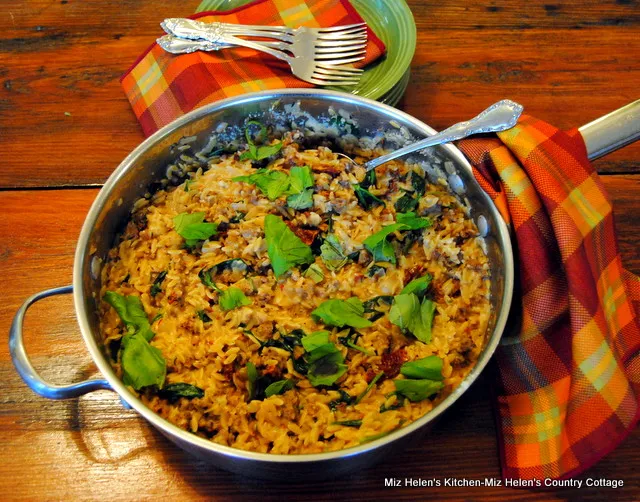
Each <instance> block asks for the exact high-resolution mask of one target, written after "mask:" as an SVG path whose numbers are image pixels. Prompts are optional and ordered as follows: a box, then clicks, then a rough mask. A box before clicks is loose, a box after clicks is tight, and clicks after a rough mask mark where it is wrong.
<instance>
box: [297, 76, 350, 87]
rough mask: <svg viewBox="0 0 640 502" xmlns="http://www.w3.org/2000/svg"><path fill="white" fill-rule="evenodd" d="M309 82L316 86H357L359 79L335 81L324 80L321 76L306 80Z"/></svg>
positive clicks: (330, 79)
mask: <svg viewBox="0 0 640 502" xmlns="http://www.w3.org/2000/svg"><path fill="white" fill-rule="evenodd" d="M317 77H320V78H317ZM308 81H309V82H311V83H312V84H316V85H358V82H359V81H360V80H359V79H355V80H354V79H352V80H335V79H333V78H331V77H329V78H326V77H324V76H322V75H316V76H313V77H311V78H309V79H308Z"/></svg>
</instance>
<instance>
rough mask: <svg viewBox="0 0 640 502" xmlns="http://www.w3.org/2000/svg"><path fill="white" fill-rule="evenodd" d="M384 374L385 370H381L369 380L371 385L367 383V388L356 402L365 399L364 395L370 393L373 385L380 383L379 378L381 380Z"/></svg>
mask: <svg viewBox="0 0 640 502" xmlns="http://www.w3.org/2000/svg"><path fill="white" fill-rule="evenodd" d="M383 375H384V371H381V372H380V373H378V374H377V375H376V376H375V377H373V380H371V382H369V385H367V388H366V389H364V392H363V393H362V394H360V395H359V396H358V397H357V398H356V401H355V403H354V404H358V403H359V402H360V401H362V400H363V399H364V397H365V396H366V395H367V394H368V393H369V391H370V390H371V389H373V386H374V385H375V384H376V383H378V380H380V379H381V378H382V376H383Z"/></svg>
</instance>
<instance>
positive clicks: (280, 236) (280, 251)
mask: <svg viewBox="0 0 640 502" xmlns="http://www.w3.org/2000/svg"><path fill="white" fill-rule="evenodd" d="M264 233H265V236H266V240H267V246H268V249H267V253H268V254H269V259H270V260H271V267H272V268H273V273H274V274H275V276H276V278H278V277H280V276H281V275H282V274H284V273H285V272H286V271H287V270H289V269H290V268H291V267H293V266H295V265H303V264H305V263H313V261H314V258H313V253H312V252H311V248H310V247H309V246H307V245H306V244H305V243H304V242H302V241H301V240H300V238H299V237H298V236H297V235H296V234H294V233H293V232H292V231H291V229H290V228H289V227H288V226H287V225H286V224H285V222H284V221H282V218H279V217H278V216H274V215H272V214H268V215H267V216H265V218H264Z"/></svg>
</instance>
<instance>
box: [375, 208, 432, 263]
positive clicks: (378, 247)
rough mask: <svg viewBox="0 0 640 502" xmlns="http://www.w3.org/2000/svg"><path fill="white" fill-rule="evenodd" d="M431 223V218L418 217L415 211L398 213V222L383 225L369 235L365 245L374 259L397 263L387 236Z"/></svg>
mask: <svg viewBox="0 0 640 502" xmlns="http://www.w3.org/2000/svg"><path fill="white" fill-rule="evenodd" d="M430 225H431V220H429V219H428V218H419V217H416V214H415V213H413V212H409V213H399V214H397V215H396V223H392V224H391V225H387V226H385V227H382V229H381V230H379V231H378V232H376V233H375V234H373V235H370V236H369V237H367V238H366V239H365V240H364V246H365V248H367V250H368V251H369V252H370V253H371V254H372V255H373V259H374V261H388V262H391V263H396V257H395V254H394V251H393V246H392V245H391V243H390V242H389V241H387V237H388V236H389V235H390V234H392V233H393V232H398V231H404V230H419V229H422V228H426V227H428V226H430Z"/></svg>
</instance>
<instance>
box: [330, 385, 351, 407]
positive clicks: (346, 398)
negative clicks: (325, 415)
mask: <svg viewBox="0 0 640 502" xmlns="http://www.w3.org/2000/svg"><path fill="white" fill-rule="evenodd" d="M338 392H339V393H340V397H339V398H338V399H334V400H333V401H331V402H330V403H329V409H330V410H331V411H336V410H337V409H338V406H339V405H340V404H343V403H344V404H346V405H347V406H348V405H350V404H352V403H353V401H354V400H355V399H356V398H355V397H354V396H352V395H350V394H349V393H347V392H345V391H343V390H342V389H340V390H338Z"/></svg>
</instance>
